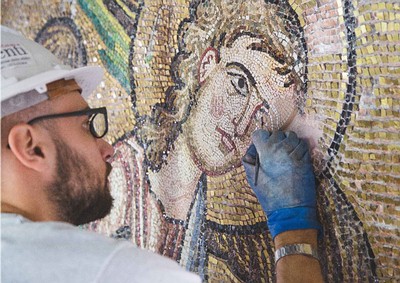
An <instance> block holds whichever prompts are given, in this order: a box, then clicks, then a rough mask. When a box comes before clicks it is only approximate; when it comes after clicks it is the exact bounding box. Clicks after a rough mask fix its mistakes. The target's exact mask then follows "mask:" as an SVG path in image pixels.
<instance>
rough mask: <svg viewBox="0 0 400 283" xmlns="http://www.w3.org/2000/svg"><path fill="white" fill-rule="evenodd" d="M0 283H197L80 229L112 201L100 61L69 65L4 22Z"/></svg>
mask: <svg viewBox="0 0 400 283" xmlns="http://www.w3.org/2000/svg"><path fill="white" fill-rule="evenodd" d="M1 37H2V38H1V39H2V43H1V65H2V77H1V95H2V96H1V114H2V121H1V131H2V136H1V149H2V158H1V168H2V170H1V195H2V198H1V226H2V239H1V249H2V264H1V265H2V266H1V270H2V277H1V279H2V282H200V279H199V278H198V277H197V276H196V275H194V274H192V273H189V272H186V271H184V270H182V269H181V268H180V267H179V266H178V264H177V263H175V262H173V261H171V260H169V259H166V258H163V257H161V256H159V255H156V254H153V253H150V252H148V251H145V250H140V249H137V248H135V247H134V246H133V245H131V244H130V243H128V242H126V241H124V242H121V241H115V240H112V239H108V238H105V237H103V236H100V235H97V234H95V233H92V232H87V231H83V230H81V229H78V228H76V227H74V226H73V225H80V224H84V223H87V222H89V221H93V220H95V219H99V218H102V217H104V216H105V215H107V214H108V213H109V211H110V209H111V206H112V197H111V195H110V192H109V189H108V181H107V176H108V174H109V172H110V168H111V167H110V165H109V163H108V161H109V159H110V158H111V157H112V155H113V149H112V147H111V146H110V145H109V144H107V143H106V142H105V141H104V140H102V139H101V138H102V137H103V136H104V135H105V134H106V133H107V129H108V122H107V111H106V109H105V108H97V109H90V108H89V107H88V104H87V102H86V101H85V99H86V98H87V97H88V95H89V94H90V93H91V92H92V91H93V90H94V88H95V87H96V86H97V84H98V83H99V82H100V80H101V78H102V71H101V69H100V68H98V67H84V68H79V69H75V70H71V69H70V68H69V67H67V66H62V65H61V64H60V62H59V61H58V60H57V59H56V58H55V56H54V55H52V54H51V53H50V52H49V51H47V50H46V49H44V48H43V47H41V46H40V45H38V44H36V43H34V42H32V41H29V40H26V39H25V38H23V37H21V36H20V35H18V34H16V33H15V32H14V31H12V30H10V29H7V28H5V27H1Z"/></svg>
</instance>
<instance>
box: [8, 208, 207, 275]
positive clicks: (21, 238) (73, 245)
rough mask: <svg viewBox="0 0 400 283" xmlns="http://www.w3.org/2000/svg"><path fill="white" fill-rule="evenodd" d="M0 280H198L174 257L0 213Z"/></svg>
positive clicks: (58, 224)
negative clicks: (170, 257)
mask: <svg viewBox="0 0 400 283" xmlns="http://www.w3.org/2000/svg"><path fill="white" fill-rule="evenodd" d="M1 282H3V283H17V282H29V283H46V282H51V283H58V282H60V283H61V282H68V283H77V282H85V283H87V282H113V283H114V282H115V283H118V282H124V283H127V282H140V283H144V282H149V283H157V282H160V283H161V282H165V283H167V282H172V283H180V282H182V283H190V282H196V283H198V282H201V280H200V278H199V277H198V276H197V275H195V274H193V273H190V272H187V271H185V270H183V269H182V267H180V266H179V265H178V263H176V262H175V261H173V260H171V259H168V258H166V257H163V256H161V255H158V254H155V253H152V252H150V251H146V250H142V249H139V248H137V247H135V246H134V245H133V244H131V243H129V242H128V241H126V240H115V239H111V238H107V237H105V236H102V235H99V234H96V233H94V232H90V231H85V230H82V229H80V228H78V227H75V226H73V225H70V224H67V223H63V222H32V221H29V220H27V219H26V218H24V217H22V216H20V215H16V214H7V213H2V214H1Z"/></svg>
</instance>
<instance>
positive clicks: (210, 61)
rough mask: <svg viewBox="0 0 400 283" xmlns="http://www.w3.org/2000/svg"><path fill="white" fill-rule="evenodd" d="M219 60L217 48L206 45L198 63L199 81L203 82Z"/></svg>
mask: <svg viewBox="0 0 400 283" xmlns="http://www.w3.org/2000/svg"><path fill="white" fill-rule="evenodd" d="M218 62H219V54H218V50H217V49H215V48H214V47H208V48H207V49H206V50H205V51H204V52H203V55H201V59H200V63H199V70H198V76H199V83H200V84H203V83H204V82H205V80H206V79H207V77H208V76H209V75H210V73H211V72H212V71H213V70H214V68H215V67H216V66H217V64H218Z"/></svg>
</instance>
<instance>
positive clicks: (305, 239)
mask: <svg viewBox="0 0 400 283" xmlns="http://www.w3.org/2000/svg"><path fill="white" fill-rule="evenodd" d="M317 233H318V231H317V230H315V229H307V230H292V231H286V232H283V233H281V234H279V235H277V236H276V237H275V239H274V244H275V249H279V248H280V247H282V246H286V245H291V244H310V245H311V246H312V248H313V249H317ZM275 268H276V279H277V282H278V283H280V282H285V283H290V282H296V283H298V282H307V283H309V282H323V277H322V272H321V266H320V263H319V261H318V260H317V259H315V258H314V257H311V256H307V255H301V254H300V255H288V256H284V257H282V258H281V259H280V260H279V261H278V262H277V264H276V267H275Z"/></svg>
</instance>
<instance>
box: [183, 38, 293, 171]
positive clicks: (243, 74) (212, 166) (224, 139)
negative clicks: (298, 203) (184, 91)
mask: <svg viewBox="0 0 400 283" xmlns="http://www.w3.org/2000/svg"><path fill="white" fill-rule="evenodd" d="M269 52H271V50H269V47H268V46H267V45H266V44H265V41H263V40H261V39H260V38H259V37H258V36H250V35H242V36H238V37H237V38H236V40H235V41H234V42H233V43H232V44H231V45H230V46H229V47H222V48H221V52H220V60H218V53H217V51H216V50H215V49H212V48H211V49H208V50H206V51H205V52H204V54H203V56H202V60H201V62H200V64H199V76H201V77H200V78H199V79H200V80H201V82H202V87H201V88H200V90H199V93H198V95H197V96H198V97H199V98H198V100H197V104H196V106H195V108H194V109H193V110H192V112H191V114H190V121H188V122H187V124H188V125H187V126H186V127H185V128H188V129H190V133H189V136H190V137H189V138H188V141H189V142H188V143H189V145H190V148H191V151H192V153H193V157H194V158H195V160H196V164H199V166H201V169H202V170H203V171H206V172H212V174H215V173H216V172H220V171H223V170H226V168H228V167H230V166H232V165H234V166H238V164H240V159H241V157H242V156H243V154H244V152H245V149H246V148H247V147H248V145H249V143H250V136H251V133H252V132H253V130H254V129H255V128H256V127H257V126H258V127H261V126H264V127H266V128H267V129H269V130H273V129H280V128H282V127H283V126H284V125H285V124H288V123H289V122H290V118H293V115H294V114H295V112H296V105H295V92H294V88H293V87H292V86H293V82H291V81H290V76H289V74H290V72H288V71H287V68H285V66H284V65H283V64H281V63H279V62H278V61H276V60H275V59H274V58H272V57H271V56H270V54H269Z"/></svg>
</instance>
